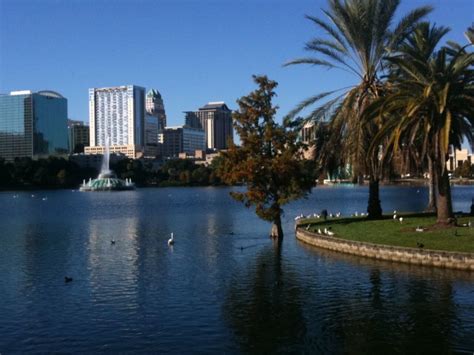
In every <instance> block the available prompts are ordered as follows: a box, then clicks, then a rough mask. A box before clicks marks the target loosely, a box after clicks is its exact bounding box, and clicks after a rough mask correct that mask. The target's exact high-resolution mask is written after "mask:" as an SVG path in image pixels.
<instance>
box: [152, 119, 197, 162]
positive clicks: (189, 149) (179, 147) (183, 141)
mask: <svg viewBox="0 0 474 355" xmlns="http://www.w3.org/2000/svg"><path fill="white" fill-rule="evenodd" d="M160 141H161V143H162V151H163V157H165V158H177V157H178V156H179V153H187V154H191V155H193V154H194V152H195V151H196V150H203V149H204V144H205V135H204V131H203V130H202V129H196V128H191V127H187V126H181V127H166V128H165V129H164V130H163V131H162V133H161V134H160Z"/></svg>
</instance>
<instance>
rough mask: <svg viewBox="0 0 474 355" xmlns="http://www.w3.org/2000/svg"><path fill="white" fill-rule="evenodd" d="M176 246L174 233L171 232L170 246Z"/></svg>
mask: <svg viewBox="0 0 474 355" xmlns="http://www.w3.org/2000/svg"><path fill="white" fill-rule="evenodd" d="M173 244H174V237H173V232H171V238H170V239H168V245H173Z"/></svg>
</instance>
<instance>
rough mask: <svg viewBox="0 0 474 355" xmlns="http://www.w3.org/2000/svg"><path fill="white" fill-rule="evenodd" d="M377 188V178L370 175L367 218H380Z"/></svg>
mask: <svg viewBox="0 0 474 355" xmlns="http://www.w3.org/2000/svg"><path fill="white" fill-rule="evenodd" d="M379 190H380V188H379V179H377V178H375V177H373V176H372V175H371V176H370V179H369V202H368V206H367V218H368V219H381V218H382V206H381V205H380V198H379Z"/></svg>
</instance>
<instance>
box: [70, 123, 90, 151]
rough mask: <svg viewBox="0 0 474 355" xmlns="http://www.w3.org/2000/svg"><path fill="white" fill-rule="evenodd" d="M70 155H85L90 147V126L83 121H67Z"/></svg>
mask: <svg viewBox="0 0 474 355" xmlns="http://www.w3.org/2000/svg"><path fill="white" fill-rule="evenodd" d="M67 130H68V141H69V153H84V147H87V146H88V145H89V126H88V125H86V124H85V123H84V122H83V121H73V120H67Z"/></svg>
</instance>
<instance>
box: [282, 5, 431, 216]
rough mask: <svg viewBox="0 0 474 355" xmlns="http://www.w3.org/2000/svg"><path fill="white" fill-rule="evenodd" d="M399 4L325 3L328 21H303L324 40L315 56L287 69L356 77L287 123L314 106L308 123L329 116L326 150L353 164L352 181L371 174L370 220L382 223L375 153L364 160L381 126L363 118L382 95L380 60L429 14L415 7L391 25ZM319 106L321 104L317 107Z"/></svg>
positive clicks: (317, 42) (313, 44)
mask: <svg viewBox="0 0 474 355" xmlns="http://www.w3.org/2000/svg"><path fill="white" fill-rule="evenodd" d="M399 3H400V0H345V1H342V0H328V4H329V10H323V12H324V14H325V15H326V17H327V19H326V20H321V19H319V18H316V17H313V16H306V17H307V18H308V19H309V20H311V21H312V22H313V23H314V24H315V25H316V26H317V27H318V28H319V29H322V30H323V31H325V32H326V33H327V38H320V37H317V38H314V39H312V40H311V41H309V42H308V43H307V44H306V50H308V51H310V52H312V53H314V54H315V55H316V56H311V57H306V58H300V59H295V60H292V61H290V62H288V63H286V64H285V65H294V64H310V65H318V66H323V67H327V68H330V69H332V68H335V69H341V70H344V71H347V72H349V73H351V74H353V75H354V76H355V77H356V78H357V81H358V82H357V84H355V85H354V86H351V87H349V88H343V89H341V90H336V91H331V92H324V93H321V94H318V95H315V96H312V97H310V98H308V99H306V100H304V101H302V102H301V103H300V104H299V105H297V107H296V108H295V109H294V110H292V111H291V112H290V113H289V114H288V116H287V119H292V118H293V117H295V116H296V115H297V114H298V113H299V112H301V111H302V110H304V109H307V108H309V107H313V109H312V111H311V112H310V114H309V115H308V116H307V119H308V120H314V121H320V120H323V119H324V117H327V116H329V117H330V118H329V121H330V131H331V132H332V139H329V140H328V145H327V146H326V149H323V152H324V151H327V152H331V151H334V147H338V149H339V150H340V152H341V153H342V154H343V155H344V156H345V159H346V160H347V162H348V163H349V164H351V166H352V169H353V174H354V176H358V177H362V176H363V175H364V174H367V173H368V175H369V203H368V208H367V212H368V216H369V218H380V217H381V216H382V209H381V206H380V200H379V197H378V195H379V180H380V178H381V175H382V165H381V163H382V162H381V160H380V155H379V152H374V153H373V154H372V155H371V156H368V155H367V153H368V150H367V148H368V147H369V145H370V143H371V140H372V137H373V135H374V134H376V132H377V130H378V128H379V126H380V122H370V123H367V122H366V123H365V124H363V122H362V120H361V114H362V112H363V110H364V108H365V107H367V105H369V104H370V103H371V102H372V101H373V100H375V99H377V98H378V97H380V96H381V95H383V91H384V85H383V82H382V80H381V79H380V77H381V74H382V73H383V72H384V57H385V56H386V55H387V53H390V52H391V51H393V50H394V49H396V48H397V46H398V45H399V44H400V43H401V42H402V41H403V39H404V38H405V37H406V36H407V35H408V33H409V32H410V31H411V30H412V29H413V28H414V25H415V24H416V23H417V22H418V21H419V20H420V19H422V18H423V17H424V16H426V15H427V14H428V13H429V12H431V10H432V8H431V7H429V6H425V7H420V8H417V9H415V10H413V11H411V12H409V13H408V14H407V15H406V16H404V17H403V18H402V19H401V20H400V21H399V22H398V24H397V25H396V26H393V25H392V22H393V20H394V16H395V12H396V10H397V8H398V6H399ZM321 102H323V103H322V104H321ZM314 106H316V107H314Z"/></svg>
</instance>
